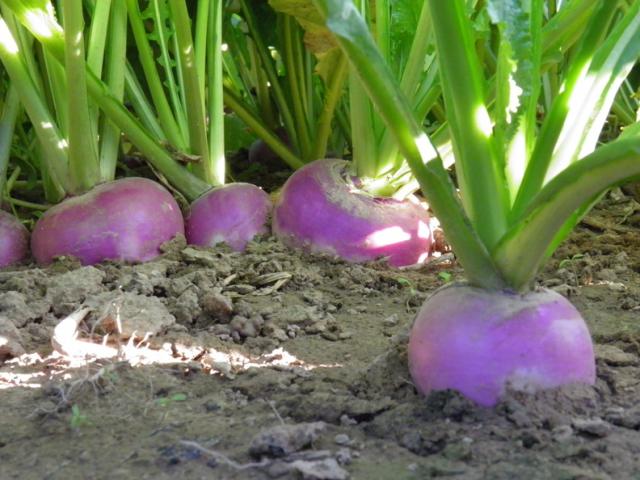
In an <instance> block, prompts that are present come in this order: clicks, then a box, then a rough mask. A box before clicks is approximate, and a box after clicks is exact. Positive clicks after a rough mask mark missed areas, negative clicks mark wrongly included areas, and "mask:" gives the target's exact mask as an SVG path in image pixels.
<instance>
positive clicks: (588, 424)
mask: <svg viewBox="0 0 640 480" xmlns="http://www.w3.org/2000/svg"><path fill="white" fill-rule="evenodd" d="M572 424H573V428H575V429H576V430H578V431H579V432H581V433H586V434H588V435H593V436H594V437H600V438H602V437H606V436H607V435H609V433H611V425H610V424H609V423H607V422H605V421H604V420H602V419H601V418H598V417H596V418H586V419H575V420H574V421H573V422H572Z"/></svg>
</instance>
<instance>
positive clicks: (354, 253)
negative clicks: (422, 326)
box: [273, 159, 432, 266]
mask: <svg viewBox="0 0 640 480" xmlns="http://www.w3.org/2000/svg"><path fill="white" fill-rule="evenodd" d="M348 165H349V163H348V162H346V161H343V160H334V159H324V160H316V161H314V162H312V163H310V164H308V165H306V166H305V167H303V168H301V169H299V170H297V171H296V172H295V173H294V174H293V175H292V176H291V177H289V179H288V180H287V182H286V183H285V185H284V187H283V188H282V192H281V195H280V197H279V198H278V200H277V201H276V205H275V208H274V215H273V231H274V233H275V234H276V236H277V237H278V238H279V239H280V240H281V241H282V242H283V243H284V244H286V245H288V246H291V247H297V248H303V249H306V250H308V251H312V252H324V253H328V254H331V255H336V256H338V257H340V258H343V259H345V260H348V261H351V262H364V261H369V260H374V259H376V258H379V257H387V258H388V262H389V264H390V265H392V266H405V265H413V264H416V263H421V262H423V261H424V260H426V259H427V257H428V256H429V250H430V247H431V241H432V237H431V230H430V228H429V214H428V212H427V210H426V209H425V208H424V207H423V206H422V205H420V203H419V202H418V201H417V200H416V199H415V198H409V199H407V200H404V201H400V200H395V199H392V198H383V197H375V196H373V195H371V194H368V193H366V192H364V191H362V190H361V189H359V188H358V187H357V179H355V178H353V177H350V176H349V175H348Z"/></svg>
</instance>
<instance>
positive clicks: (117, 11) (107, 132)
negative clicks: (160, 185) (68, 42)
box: [100, 1, 127, 182]
mask: <svg viewBox="0 0 640 480" xmlns="http://www.w3.org/2000/svg"><path fill="white" fill-rule="evenodd" d="M110 17H111V18H110V20H109V37H108V38H109V40H108V43H107V51H106V67H105V70H106V71H105V77H106V78H105V83H106V84H107V85H108V86H109V88H110V90H111V93H112V94H113V95H114V96H115V97H116V98H117V99H118V100H120V101H122V100H123V99H124V88H125V71H126V54H127V7H126V5H125V4H124V2H122V1H117V2H115V4H114V5H113V8H112V9H111V15H110ZM120 133H121V132H120V129H119V128H118V127H117V126H116V125H115V124H113V123H112V122H111V121H109V119H107V118H104V117H103V118H102V122H101V126H100V178H101V180H102V181H105V182H106V181H109V180H113V179H114V178H115V174H116V165H117V163H118V154H119V151H120V136H121V135H120Z"/></svg>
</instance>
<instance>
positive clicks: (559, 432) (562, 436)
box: [551, 425, 573, 443]
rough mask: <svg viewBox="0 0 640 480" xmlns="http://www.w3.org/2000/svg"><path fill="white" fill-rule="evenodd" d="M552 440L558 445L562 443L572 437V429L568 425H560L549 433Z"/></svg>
mask: <svg viewBox="0 0 640 480" xmlns="http://www.w3.org/2000/svg"><path fill="white" fill-rule="evenodd" d="M551 435H552V437H553V440H554V441H556V442H558V443H564V442H566V441H567V440H569V439H570V438H571V437H572V435H573V429H572V428H571V427H570V426H569V425H560V426H558V427H555V428H554V429H553V430H552V431H551Z"/></svg>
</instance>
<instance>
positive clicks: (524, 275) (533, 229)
mask: <svg viewBox="0 0 640 480" xmlns="http://www.w3.org/2000/svg"><path fill="white" fill-rule="evenodd" d="M637 175H640V137H631V138H625V139H621V140H616V141H613V142H611V143H609V144H607V145H605V146H603V147H600V148H599V149H597V150H596V151H595V152H593V153H592V154H590V155H588V156H587V157H585V158H583V159H581V160H579V161H578V162H575V163H573V164H572V165H570V166H569V167H568V168H567V169H566V170H564V171H563V172H562V173H560V174H558V175H557V176H556V177H555V178H554V179H553V180H552V181H550V182H549V183H548V184H547V185H546V186H545V187H544V188H543V189H542V190H541V191H540V192H539V193H538V195H536V196H535V197H534V198H533V200H532V202H531V203H530V205H529V207H528V209H527V212H526V214H525V215H524V216H523V218H522V220H521V221H519V222H518V223H517V224H516V225H515V226H514V227H513V228H512V229H511V230H510V231H509V232H508V233H507V234H506V235H505V237H504V239H503V240H502V241H501V242H500V244H499V245H498V246H497V247H496V250H495V252H494V254H493V257H494V259H495V262H496V264H497V265H498V267H499V268H500V269H501V271H502V272H503V274H504V277H505V278H506V279H507V281H508V282H509V284H510V285H511V286H512V287H513V288H515V289H516V290H523V289H526V288H527V287H528V286H529V284H530V283H531V281H532V280H533V278H534V276H535V274H536V272H537V271H538V268H539V267H540V265H541V264H542V262H543V260H544V258H545V257H546V255H547V254H548V248H549V245H551V243H552V242H553V240H554V238H555V236H556V234H557V232H558V230H559V229H560V228H561V227H562V225H563V224H564V223H565V222H566V221H567V220H568V219H569V218H570V217H571V215H572V214H573V212H574V211H576V210H577V209H578V208H580V207H581V206H583V205H584V204H585V203H587V202H590V201H591V199H592V198H593V197H594V196H595V195H598V194H599V193H601V192H602V191H604V190H605V189H607V188H609V187H611V186H612V185H615V184H616V183H619V182H622V181H623V180H625V179H628V178H631V177H633V176H637Z"/></svg>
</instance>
